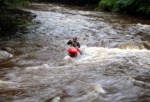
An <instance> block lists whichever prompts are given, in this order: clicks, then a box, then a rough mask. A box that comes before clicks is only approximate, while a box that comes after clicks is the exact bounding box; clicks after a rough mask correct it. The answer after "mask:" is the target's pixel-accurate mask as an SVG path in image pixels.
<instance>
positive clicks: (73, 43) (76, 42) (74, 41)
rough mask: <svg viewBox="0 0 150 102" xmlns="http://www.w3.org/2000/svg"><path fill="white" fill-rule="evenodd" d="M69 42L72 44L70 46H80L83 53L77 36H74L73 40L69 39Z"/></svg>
mask: <svg viewBox="0 0 150 102" xmlns="http://www.w3.org/2000/svg"><path fill="white" fill-rule="evenodd" d="M67 44H68V45H70V46H72V47H76V48H78V51H79V53H80V54H81V55H82V52H81V51H80V50H79V48H80V43H79V42H78V41H77V37H74V38H73V39H72V40H69V41H68V42H67Z"/></svg>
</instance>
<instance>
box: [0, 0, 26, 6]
mask: <svg viewBox="0 0 150 102" xmlns="http://www.w3.org/2000/svg"><path fill="white" fill-rule="evenodd" d="M28 4H29V2H28V1H27V0H0V5H3V6H4V5H11V6H24V5H28Z"/></svg>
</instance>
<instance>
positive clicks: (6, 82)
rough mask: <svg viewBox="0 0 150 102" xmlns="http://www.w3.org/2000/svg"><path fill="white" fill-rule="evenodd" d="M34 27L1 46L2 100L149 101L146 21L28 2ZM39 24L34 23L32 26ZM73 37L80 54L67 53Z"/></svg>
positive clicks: (149, 37) (149, 35)
mask: <svg viewBox="0 0 150 102" xmlns="http://www.w3.org/2000/svg"><path fill="white" fill-rule="evenodd" d="M26 10H29V11H31V12H32V13H35V14H36V15H37V17H36V18H35V19H34V20H33V22H34V23H35V25H32V26H28V31H27V33H26V34H25V35H22V36H21V37H19V38H14V39H11V40H9V41H2V42H0V44H1V46H6V47H9V48H11V49H13V50H14V52H13V57H12V58H11V59H8V60H4V61H2V62H1V63H0V68H1V69H0V76H1V77H0V101H1V102H6V101H7V102H148V101H149V100H150V94H149V93H150V50H149V49H150V42H149V41H150V33H149V32H150V25H149V24H150V21H149V20H143V19H140V18H135V17H129V16H123V15H121V16H119V15H116V14H111V13H105V12H91V11H81V10H74V9H73V8H68V7H64V6H62V5H59V6H58V5H50V4H33V5H31V6H30V7H28V9H27V8H26ZM36 22H38V23H36ZM74 36H77V37H78V40H79V42H80V43H81V51H82V52H83V55H78V57H77V58H71V57H69V56H68V55H67V52H66V51H67V48H68V46H67V44H66V42H67V41H68V40H69V39H71V38H72V37H74Z"/></svg>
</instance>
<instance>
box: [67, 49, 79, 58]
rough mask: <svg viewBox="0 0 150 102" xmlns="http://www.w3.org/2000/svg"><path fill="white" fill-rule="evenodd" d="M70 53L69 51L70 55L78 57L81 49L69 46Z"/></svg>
mask: <svg viewBox="0 0 150 102" xmlns="http://www.w3.org/2000/svg"><path fill="white" fill-rule="evenodd" d="M68 53H69V56H71V57H76V56H77V54H78V53H79V49H78V48H76V47H69V48H68Z"/></svg>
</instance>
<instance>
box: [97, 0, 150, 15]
mask: <svg viewBox="0 0 150 102" xmlns="http://www.w3.org/2000/svg"><path fill="white" fill-rule="evenodd" d="M98 8H100V9H101V10H107V11H113V12H119V13H125V14H131V15H138V16H150V0H101V1H100V2H99V7H98Z"/></svg>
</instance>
